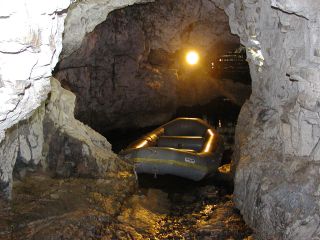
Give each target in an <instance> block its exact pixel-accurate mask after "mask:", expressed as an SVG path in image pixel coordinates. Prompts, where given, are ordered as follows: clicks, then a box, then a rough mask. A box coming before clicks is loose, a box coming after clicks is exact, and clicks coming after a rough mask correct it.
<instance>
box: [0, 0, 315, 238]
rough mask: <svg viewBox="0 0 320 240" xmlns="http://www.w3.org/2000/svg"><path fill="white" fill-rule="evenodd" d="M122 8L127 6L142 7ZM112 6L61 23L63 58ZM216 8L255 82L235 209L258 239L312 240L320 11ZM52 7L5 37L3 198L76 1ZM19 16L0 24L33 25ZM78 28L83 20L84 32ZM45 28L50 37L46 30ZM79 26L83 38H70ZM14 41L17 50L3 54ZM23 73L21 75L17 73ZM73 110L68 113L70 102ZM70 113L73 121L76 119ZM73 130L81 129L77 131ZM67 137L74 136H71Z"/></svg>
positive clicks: (91, 5) (279, 0)
mask: <svg viewBox="0 0 320 240" xmlns="http://www.w3.org/2000/svg"><path fill="white" fill-rule="evenodd" d="M121 2H122V4H124V5H127V4H132V3H134V2H136V1H133V0H132V1H121ZM140 2H144V3H145V2H146V1H140ZM53 3H54V4H55V2H54V1H53ZM108 3H109V4H106V3H104V2H103V3H101V2H98V3H95V1H94V0H91V1H81V2H73V5H72V6H71V7H70V9H69V13H68V17H67V19H66V22H65V23H66V25H65V29H66V32H67V31H68V32H69V35H68V34H65V38H64V40H63V41H64V47H65V50H64V51H63V52H62V57H65V56H68V55H69V54H71V53H72V52H73V51H74V50H75V49H77V47H78V46H79V43H81V41H82V39H83V37H84V36H85V34H86V33H87V32H90V31H91V30H92V29H93V28H94V27H95V26H96V25H97V24H98V23H100V22H101V21H103V20H104V19H105V17H106V15H107V14H108V13H109V12H110V11H111V10H113V9H115V8H119V7H123V6H124V5H122V6H119V4H117V1H111V2H108ZM214 3H215V5H216V6H218V7H219V8H221V9H224V11H225V12H226V13H227V15H228V16H229V23H230V27H231V30H232V32H233V33H235V34H237V35H239V36H240V39H241V43H242V44H243V45H244V46H246V48H247V53H248V59H249V64H250V71H251V76H252V81H253V83H252V86H253V93H252V95H251V98H250V100H249V101H248V102H247V103H246V104H245V105H244V107H243V109H242V111H241V114H240V117H239V124H238V128H237V134H236V139H237V140H236V141H237V149H238V150H237V151H236V155H235V168H236V174H235V201H236V203H237V206H238V207H239V209H240V210H241V212H242V213H243V215H244V218H245V219H246V221H247V223H249V225H250V226H252V227H253V228H254V229H255V230H256V231H257V234H258V235H259V236H260V237H261V238H265V239H270V238H275V239H312V238H316V237H318V236H319V234H320V229H319V221H320V220H319V204H318V202H319V193H318V189H319V176H318V175H319V164H318V160H319V159H320V156H319V154H320V151H319V147H318V142H319V116H318V112H319V111H318V109H319V108H318V105H319V104H318V102H319V101H318V100H319V92H320V91H319V88H320V86H319V84H318V82H319V70H318V69H319V63H320V61H319V49H320V47H319V39H318V36H319V9H320V6H319V3H317V2H315V1H312V0H308V1H303V2H299V3H297V2H293V1H290V0H272V1H264V0H257V1H219V0H217V1H214ZM44 4H46V3H44ZM54 4H52V5H50V6H49V5H48V6H46V7H47V8H46V7H44V5H43V8H42V9H41V8H39V9H40V10H39V9H38V8H37V7H35V6H34V5H32V6H31V7H30V9H29V10H32V11H30V12H32V13H34V14H31V15H32V17H35V16H37V17H39V16H41V17H39V19H36V20H37V21H38V22H39V23H40V24H38V25H37V24H34V23H35V22H37V21H34V20H35V19H33V21H31V24H30V26H32V28H30V27H25V25H24V24H22V25H21V26H23V27H22V28H21V29H19V30H21V31H17V32H18V33H17V34H18V35H17V36H18V37H17V36H16V35H14V34H12V33H10V31H9V28H8V27H6V28H4V34H3V38H2V41H1V56H5V58H1V63H2V65H1V79H0V89H1V99H4V102H5V104H4V105H3V110H2V112H1V122H0V123H1V125H0V127H1V128H0V139H1V143H0V148H1V152H0V157H1V160H2V161H3V162H2V163H1V171H0V177H1V185H0V188H1V192H4V193H5V195H7V190H9V188H10V183H11V180H12V179H11V174H12V167H13V165H14V163H15V161H16V158H17V153H18V151H19V148H20V147H21V144H20V142H19V141H20V138H19V137H17V133H16V132H15V131H13V130H15V129H19V128H20V127H19V124H18V123H19V122H21V120H22V119H26V118H29V117H30V116H31V115H32V114H36V113H35V112H34V109H36V108H38V107H39V106H40V103H41V102H42V101H43V100H44V99H45V98H46V94H47V93H48V92H49V76H50V72H51V68H53V67H54V65H55V62H56V60H57V55H58V54H59V51H60V50H61V44H60V43H61V39H62V32H61V29H62V28H61V24H63V20H64V17H65V16H66V13H65V12H64V11H63V10H64V9H66V8H67V7H68V6H69V4H70V1H64V2H63V4H62V3H60V4H56V5H54ZM41 6H42V5H41ZM57 6H58V7H57ZM13 8H14V6H13V5H11V4H8V5H7V6H6V8H5V10H3V12H4V13H2V15H1V18H0V20H1V22H2V23H4V24H7V25H8V26H11V25H10V24H13V22H14V21H16V20H17V19H18V20H19V21H20V22H24V20H25V19H28V17H30V16H26V14H24V13H25V10H24V8H21V9H23V10H21V9H20V8H19V9H18V10H17V11H12V9H13ZM43 9H47V11H46V12H47V14H43V11H42V10H43ZM38 10H39V11H38ZM22 12H23V13H22ZM17 16H19V18H15V17H17ZM62 16H63V17H62ZM79 19H83V20H82V21H80V22H79ZM48 22H49V23H50V24H49V25H50V26H53V27H54V28H53V30H54V31H52V32H51V28H47V26H46V25H45V23H48ZM57 22H58V23H57ZM9 23H10V24H9ZM77 26H78V27H79V26H80V28H79V29H78V31H74V28H76V27H77ZM45 29H50V31H45ZM55 30H56V31H55ZM5 33H8V34H5ZM76 33H79V34H76ZM72 34H75V37H72ZM21 36H22V37H21ZM70 36H71V37H70ZM302 39H303V40H302ZM40 40H41V41H40ZM10 41H12V42H14V43H17V44H12V45H7V43H8V42H10ZM21 43H22V44H21ZM41 47H43V48H41ZM2 49H3V50H2ZM41 54H42V55H43V56H42V55H41ZM2 59H5V60H2ZM38 60H41V61H38ZM17 67H18V68H19V69H20V70H21V71H15V69H16V68H17ZM58 85H59V84H58V83H57V84H55V85H54V86H51V87H52V90H54V91H56V90H57V89H60V88H59V86H58ZM63 91H64V90H61V92H63ZM57 92H58V91H56V93H57ZM53 96H55V95H54V94H53ZM58 96H62V95H58ZM55 100H57V99H55ZM69 100H70V102H71V105H72V96H71V95H70V99H69ZM28 101H30V102H28ZM57 101H58V100H57ZM58 102H59V101H58ZM49 105H50V104H49ZM50 106H52V108H55V107H57V111H58V112H59V113H62V112H63V111H62V109H60V108H59V107H61V108H62V107H63V106H64V105H63V103H62V102H59V104H56V105H54V104H51V105H50ZM58 106H59V107H58ZM66 109H67V111H68V113H71V114H73V112H72V111H73V110H70V109H68V108H66ZM66 109H64V110H66ZM60 110H61V111H60ZM62 115H63V116H64V117H65V119H68V116H67V115H64V114H61V116H62ZM54 116H56V115H54ZM56 120H57V121H58V122H59V121H60V123H62V121H63V120H62V119H61V118H57V119H56ZM40 122H41V121H40ZM59 126H60V125H59ZM26 127H27V128H28V127H30V124H27V125H26ZM77 127H83V126H82V125H81V124H80V123H79V122H77ZM4 132H6V134H4ZM31 132H32V131H31ZM68 134H69V135H72V131H71V132H68ZM93 134H94V133H93ZM102 142H103V143H104V144H107V143H106V142H104V141H102ZM39 144H40V145H41V144H43V143H40V142H39ZM81 144H82V142H81ZM81 146H82V145H81ZM105 147H106V148H107V145H105ZM84 152H85V153H86V152H87V151H86V150H84ZM9 191H10V190H9Z"/></svg>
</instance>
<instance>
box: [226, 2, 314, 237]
mask: <svg viewBox="0 0 320 240" xmlns="http://www.w3.org/2000/svg"><path fill="white" fill-rule="evenodd" d="M220 4H221V5H220V6H222V7H224V8H225V10H226V13H227V14H228V15H229V18H230V26H231V29H232V31H233V32H234V33H236V34H238V35H239V36H240V39H241V42H242V43H243V44H244V45H245V46H246V47H247V53H248V54H247V55H248V60H249V63H250V71H251V76H252V96H251V98H250V101H248V102H247V103H246V104H245V105H244V106H243V108H242V111H241V114H240V116H239V120H238V126H237V131H236V149H237V150H236V153H235V155H234V170H235V192H234V197H235V199H234V200H235V202H236V205H237V206H238V208H239V209H240V210H241V212H242V214H243V215H244V218H245V220H246V222H247V223H248V224H249V225H250V226H251V227H253V228H254V229H255V231H256V233H257V236H258V238H259V239H260V238H261V239H279V240H280V239H281V240H282V239H296V240H298V239H318V237H319V235H320V228H319V224H320V217H319V212H320V211H319V210H320V209H319V203H320V202H319V188H320V180H319V179H320V178H319V172H320V171H319V170H320V165H319V162H318V160H319V159H320V158H319V157H320V156H319V151H318V149H319V140H320V135H319V134H318V132H319V127H320V125H319V123H320V122H319V121H320V118H319V107H318V105H319V90H320V88H319V63H320V61H319V60H320V58H319V56H320V55H319V47H320V45H319V26H320V23H319V19H320V18H319V10H320V8H319V3H318V2H317V1H303V2H297V1H289V0H272V1H263V0H258V1H232V2H227V1H221V2H220Z"/></svg>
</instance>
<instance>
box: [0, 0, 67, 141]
mask: <svg viewBox="0 0 320 240" xmlns="http://www.w3.org/2000/svg"><path fill="white" fill-rule="evenodd" d="M69 4H70V1H69V0H63V1H60V0H59V1H48V2H47V1H36V0H31V1H28V3H25V2H24V1H20V0H14V1H9V2H7V3H5V4H2V6H1V9H0V28H1V36H0V66H1V67H0V100H1V109H0V142H1V141H2V139H3V138H4V136H5V135H4V131H5V129H7V128H9V127H11V126H13V125H14V124H16V123H17V122H19V121H21V120H23V119H26V118H28V117H30V116H31V115H32V112H33V110H34V109H36V108H38V107H39V106H40V104H41V102H42V101H44V100H45V99H46V98H47V94H48V92H49V91H50V81H49V77H50V76H51V71H52V69H53V68H54V66H55V65H56V64H57V61H58V56H59V53H60V51H61V48H62V43H61V40H62V32H63V22H64V18H65V16H66V13H65V12H64V9H66V8H67V7H68V6H69Z"/></svg>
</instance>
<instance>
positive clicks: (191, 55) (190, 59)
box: [186, 51, 199, 65]
mask: <svg viewBox="0 0 320 240" xmlns="http://www.w3.org/2000/svg"><path fill="white" fill-rule="evenodd" d="M186 60H187V63H189V64H190V65H195V64H197V63H198V62H199V54H198V53H197V52H196V51H190V52H188V53H187V55H186Z"/></svg>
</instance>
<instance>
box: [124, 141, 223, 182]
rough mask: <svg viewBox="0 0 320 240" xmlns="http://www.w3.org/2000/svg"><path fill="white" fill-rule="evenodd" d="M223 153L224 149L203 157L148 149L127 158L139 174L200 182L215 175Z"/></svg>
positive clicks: (135, 151)
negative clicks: (173, 176) (170, 176)
mask: <svg viewBox="0 0 320 240" xmlns="http://www.w3.org/2000/svg"><path fill="white" fill-rule="evenodd" d="M222 153H223V150H222V147H220V149H217V151H215V152H214V153H213V154H203V155H200V154H196V153H192V152H186V151H183V150H177V149H173V148H158V147H148V148H143V149H135V150H133V151H132V152H131V153H130V154H128V155H127V157H128V158H130V159H132V160H133V162H134V169H135V172H136V173H138V174H141V173H147V174H153V175H167V174H168V175H175V176H179V177H183V178H187V179H191V180H194V181H200V180H201V179H203V178H205V177H206V176H209V175H212V174H214V173H215V171H216V170H217V168H218V167H219V166H220V162H221V161H220V159H221V157H222Z"/></svg>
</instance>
